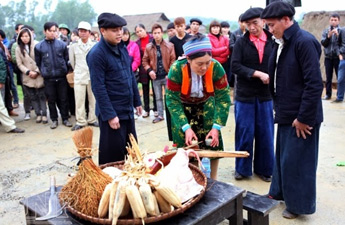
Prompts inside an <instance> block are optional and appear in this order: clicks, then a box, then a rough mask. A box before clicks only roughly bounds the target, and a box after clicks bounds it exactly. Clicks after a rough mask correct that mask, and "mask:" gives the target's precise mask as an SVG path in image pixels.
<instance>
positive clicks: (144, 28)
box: [134, 23, 146, 31]
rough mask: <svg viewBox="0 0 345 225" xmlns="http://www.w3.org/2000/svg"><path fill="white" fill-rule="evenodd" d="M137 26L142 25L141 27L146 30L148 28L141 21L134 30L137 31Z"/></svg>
mask: <svg viewBox="0 0 345 225" xmlns="http://www.w3.org/2000/svg"><path fill="white" fill-rule="evenodd" d="M137 27H141V28H143V29H144V30H146V28H145V26H144V24H142V23H139V24H137V25H135V27H134V31H136V30H137Z"/></svg>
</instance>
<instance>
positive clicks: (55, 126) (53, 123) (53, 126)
mask: <svg viewBox="0 0 345 225" xmlns="http://www.w3.org/2000/svg"><path fill="white" fill-rule="evenodd" d="M57 127H58V121H53V122H52V124H51V125H50V129H55V128H57Z"/></svg>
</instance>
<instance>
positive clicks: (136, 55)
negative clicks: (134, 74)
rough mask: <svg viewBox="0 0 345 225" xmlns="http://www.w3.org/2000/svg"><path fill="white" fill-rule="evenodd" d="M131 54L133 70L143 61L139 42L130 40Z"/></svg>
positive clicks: (128, 48)
mask: <svg viewBox="0 0 345 225" xmlns="http://www.w3.org/2000/svg"><path fill="white" fill-rule="evenodd" d="M127 51H128V54H129V56H130V57H131V58H132V71H136V70H137V69H138V67H139V66H140V63H141V57H140V50H139V46H138V44H137V43H135V42H134V41H129V44H128V46H127Z"/></svg>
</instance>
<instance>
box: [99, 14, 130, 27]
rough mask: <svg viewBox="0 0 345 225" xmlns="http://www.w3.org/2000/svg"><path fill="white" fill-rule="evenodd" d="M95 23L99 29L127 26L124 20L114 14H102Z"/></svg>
mask: <svg viewBox="0 0 345 225" xmlns="http://www.w3.org/2000/svg"><path fill="white" fill-rule="evenodd" d="M97 23H98V27H99V28H101V27H103V28H115V27H123V26H126V25H127V22H126V20H125V19H124V18H122V17H121V16H119V15H117V14H115V13H102V14H101V15H99V16H98V19H97Z"/></svg>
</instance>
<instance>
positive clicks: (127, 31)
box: [122, 27, 131, 46]
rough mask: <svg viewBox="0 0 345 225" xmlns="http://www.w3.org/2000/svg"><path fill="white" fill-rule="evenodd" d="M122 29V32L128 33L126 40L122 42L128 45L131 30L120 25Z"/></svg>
mask: <svg viewBox="0 0 345 225" xmlns="http://www.w3.org/2000/svg"><path fill="white" fill-rule="evenodd" d="M122 30H123V34H128V35H129V37H128V40H127V41H124V42H123V43H125V45H126V46H128V44H129V40H131V32H129V30H128V28H127V27H122Z"/></svg>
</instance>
